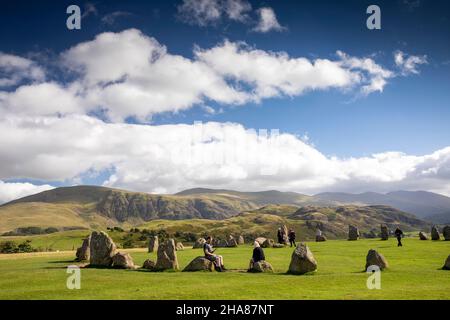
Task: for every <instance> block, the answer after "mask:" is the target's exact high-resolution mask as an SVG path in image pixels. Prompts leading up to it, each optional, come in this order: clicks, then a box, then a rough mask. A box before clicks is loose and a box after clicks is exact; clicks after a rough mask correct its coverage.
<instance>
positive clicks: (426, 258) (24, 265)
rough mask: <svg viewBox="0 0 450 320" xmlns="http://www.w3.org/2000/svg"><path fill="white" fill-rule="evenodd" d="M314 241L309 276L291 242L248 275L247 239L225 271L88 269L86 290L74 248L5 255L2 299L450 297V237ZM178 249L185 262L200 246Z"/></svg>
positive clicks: (138, 259) (228, 251) (0, 267)
mask: <svg viewBox="0 0 450 320" xmlns="http://www.w3.org/2000/svg"><path fill="white" fill-rule="evenodd" d="M308 245H309V246H310V248H311V250H312V252H313V254H314V256H315V258H316V260H317V262H318V270H317V271H316V272H315V273H313V274H309V275H303V276H294V275H287V274H285V272H286V270H287V268H288V265H289V261H290V256H291V252H292V249H291V248H283V249H265V253H266V258H267V260H268V261H269V262H270V263H272V265H273V266H274V268H275V273H274V274H248V273H246V272H245V269H246V268H247V265H248V260H249V258H250V255H251V251H252V248H251V247H250V246H247V245H246V246H241V247H239V248H223V249H222V248H220V249H218V253H219V252H220V254H222V255H223V256H224V259H225V262H226V266H227V267H228V268H229V269H230V270H229V271H227V272H225V273H217V272H213V273H207V272H206V273H205V272H200V273H185V272H157V273H155V272H147V271H143V270H116V269H82V271H81V289H80V290H68V289H67V288H66V279H67V276H68V274H67V273H66V267H67V266H68V265H71V264H73V258H74V252H72V251H70V252H51V253H31V254H13V255H0V299H450V280H449V279H450V271H446V270H441V269H440V268H441V267H442V266H443V264H444V261H445V259H446V258H447V256H448V254H449V253H450V242H444V241H436V242H432V241H419V240H417V239H411V238H406V239H404V247H401V248H397V246H396V242H395V240H394V239H392V240H389V241H380V240H358V241H355V242H349V241H344V240H333V241H327V242H323V243H315V242H310V243H308ZM370 248H374V249H377V250H379V252H381V253H383V254H384V255H385V257H386V259H387V260H388V261H389V263H390V269H389V270H387V271H383V273H382V277H381V283H382V288H381V290H368V289H367V288H366V280H367V276H368V275H367V274H366V273H364V272H363V269H364V265H365V256H366V254H367V251H368V250H369V249H370ZM123 251H127V250H123ZM128 251H129V252H130V253H131V255H132V256H133V258H134V261H135V263H136V264H138V265H142V263H143V261H144V260H145V259H147V258H149V257H150V258H153V259H155V258H156V257H155V254H148V253H146V252H145V250H144V249H131V250H128ZM177 254H178V259H179V262H180V266H181V268H183V267H184V266H186V265H187V264H188V263H189V261H190V260H192V259H193V258H195V257H196V256H198V255H200V254H201V250H200V249H190V248H189V249H186V250H184V251H179V252H178V253H177Z"/></svg>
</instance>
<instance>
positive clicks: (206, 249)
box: [203, 236, 225, 272]
mask: <svg viewBox="0 0 450 320" xmlns="http://www.w3.org/2000/svg"><path fill="white" fill-rule="evenodd" d="M212 240H213V239H212V237H211V236H208V237H207V238H206V242H205V244H204V245H203V253H204V254H205V258H206V259H208V260H209V261H212V262H213V263H214V267H215V269H216V270H217V271H219V272H221V271H224V270H225V267H224V265H223V257H222V256H219V255H217V254H214V252H215V250H213V246H212Z"/></svg>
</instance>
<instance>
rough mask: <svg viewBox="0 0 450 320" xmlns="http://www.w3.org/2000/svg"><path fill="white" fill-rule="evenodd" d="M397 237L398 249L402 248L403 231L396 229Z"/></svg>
mask: <svg viewBox="0 0 450 320" xmlns="http://www.w3.org/2000/svg"><path fill="white" fill-rule="evenodd" d="M394 234H395V236H396V237H397V242H398V243H397V247H402V246H403V244H402V237H403V231H402V230H401V229H400V228H399V227H397V229H395V231H394Z"/></svg>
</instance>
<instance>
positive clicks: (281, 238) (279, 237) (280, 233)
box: [277, 228, 284, 243]
mask: <svg viewBox="0 0 450 320" xmlns="http://www.w3.org/2000/svg"><path fill="white" fill-rule="evenodd" d="M277 238H278V243H284V237H283V231H281V228H278V231H277Z"/></svg>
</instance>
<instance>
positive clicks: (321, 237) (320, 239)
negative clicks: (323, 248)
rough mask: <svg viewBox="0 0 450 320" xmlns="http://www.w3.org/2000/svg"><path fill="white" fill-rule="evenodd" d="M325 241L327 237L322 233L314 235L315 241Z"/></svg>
mask: <svg viewBox="0 0 450 320" xmlns="http://www.w3.org/2000/svg"><path fill="white" fill-rule="evenodd" d="M324 241H327V237H325V236H324V235H323V234H322V235H320V236H319V235H317V236H316V242H324Z"/></svg>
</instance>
